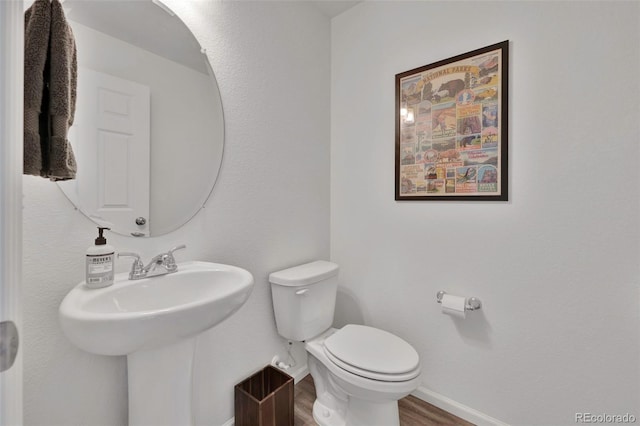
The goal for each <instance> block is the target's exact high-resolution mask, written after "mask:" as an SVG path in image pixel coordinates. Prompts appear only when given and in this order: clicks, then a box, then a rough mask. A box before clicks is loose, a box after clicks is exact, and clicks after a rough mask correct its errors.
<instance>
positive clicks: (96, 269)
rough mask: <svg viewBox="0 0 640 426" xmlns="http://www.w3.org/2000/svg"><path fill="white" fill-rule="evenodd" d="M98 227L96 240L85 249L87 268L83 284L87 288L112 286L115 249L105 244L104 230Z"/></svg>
mask: <svg viewBox="0 0 640 426" xmlns="http://www.w3.org/2000/svg"><path fill="white" fill-rule="evenodd" d="M105 229H106V230H110V228H103V227H98V238H96V241H95V245H94V246H91V247H89V248H88V249H87V263H86V265H87V267H86V280H85V284H86V286H87V287H89V288H102V287H108V286H110V285H112V284H113V257H114V254H115V249H114V248H113V246H110V245H108V244H107V239H106V238H105V237H103V236H102V233H103V231H104V230H105Z"/></svg>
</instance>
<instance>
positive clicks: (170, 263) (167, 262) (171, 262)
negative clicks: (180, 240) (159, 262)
mask: <svg viewBox="0 0 640 426" xmlns="http://www.w3.org/2000/svg"><path fill="white" fill-rule="evenodd" d="M184 248H187V246H186V245H184V244H180V245H179V246H176V247H174V248H172V249H171V250H169V251H168V252H167V254H166V255H165V256H163V261H164V266H165V268H167V270H169V271H171V272H173V271H175V270H177V269H178V265H176V258H175V257H173V252H174V251H176V250H181V249H184Z"/></svg>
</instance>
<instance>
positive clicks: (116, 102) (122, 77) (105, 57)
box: [58, 0, 224, 236]
mask: <svg viewBox="0 0 640 426" xmlns="http://www.w3.org/2000/svg"><path fill="white" fill-rule="evenodd" d="M63 6H64V9H65V12H66V16H67V19H68V20H69V23H70V25H71V27H72V29H73V32H74V35H75V38H76V45H77V50H78V88H77V100H76V114H75V119H74V124H73V126H72V127H71V129H70V131H69V141H70V142H71V145H72V146H73V150H74V153H75V156H76V161H77V163H78V172H77V176H76V179H75V180H72V181H63V182H58V185H59V186H60V188H61V189H62V191H63V192H64V193H65V195H66V196H67V197H68V198H69V200H70V201H71V202H72V203H73V204H74V205H75V207H76V208H77V209H79V210H80V211H81V212H82V213H84V214H85V215H86V216H88V217H89V218H91V219H92V220H94V221H95V222H96V223H98V224H100V225H101V226H109V227H111V228H112V231H114V232H117V233H119V234H123V235H133V236H158V235H162V234H166V233H168V232H171V231H173V230H175V229H177V228H179V227H180V226H182V225H183V224H185V223H186V222H188V221H189V220H190V219H191V218H192V217H193V216H194V215H195V214H196V213H197V212H198V211H199V210H200V209H201V208H202V207H203V206H204V203H205V202H206V200H207V198H208V197H209V195H210V193H211V191H212V190H213V185H214V183H215V181H216V178H217V176H218V171H219V168H220V164H221V161H222V151H223V142H224V120H223V115H222V101H221V99H220V93H219V91H218V86H217V84H216V80H215V77H214V75H213V71H212V69H211V65H210V64H209V61H208V59H207V57H206V55H205V54H204V51H203V50H202V49H201V47H200V44H199V43H198V42H197V40H196V39H195V37H194V36H193V34H192V33H191V31H190V30H189V29H188V28H187V27H186V25H185V24H184V23H183V22H182V21H181V20H180V19H179V18H178V17H177V16H176V15H175V14H174V13H173V12H172V11H171V10H170V9H169V8H167V7H166V6H165V5H164V4H163V3H162V2H161V1H159V0H142V1H141V0H132V1H116V2H114V1H108V0H107V1H86V0H67V1H65V2H64V5H63Z"/></svg>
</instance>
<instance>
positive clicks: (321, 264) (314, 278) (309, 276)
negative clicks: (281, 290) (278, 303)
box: [269, 260, 339, 287]
mask: <svg viewBox="0 0 640 426" xmlns="http://www.w3.org/2000/svg"><path fill="white" fill-rule="evenodd" d="M338 269H339V267H338V265H336V264H335V263H333V262H327V261H326V260H316V261H315V262H310V263H305V264H304V265H299V266H294V267H293V268H288V269H283V270H282V271H277V272H272V273H271V274H270V275H269V282H271V283H273V284H279V285H282V286H288V287H298V286H303V285H309V284H313V283H317V282H318V281H322V280H325V279H327V278H331V277H333V276H336V275H338Z"/></svg>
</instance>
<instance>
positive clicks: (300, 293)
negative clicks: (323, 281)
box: [296, 288, 309, 296]
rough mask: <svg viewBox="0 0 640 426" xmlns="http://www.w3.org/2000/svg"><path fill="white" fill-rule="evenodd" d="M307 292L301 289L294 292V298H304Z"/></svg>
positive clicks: (305, 289) (306, 289)
mask: <svg viewBox="0 0 640 426" xmlns="http://www.w3.org/2000/svg"><path fill="white" fill-rule="evenodd" d="M308 291H309V289H308V288H303V289H302V290H298V291H296V296H304V295H305V294H306V293H307V292H308Z"/></svg>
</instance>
